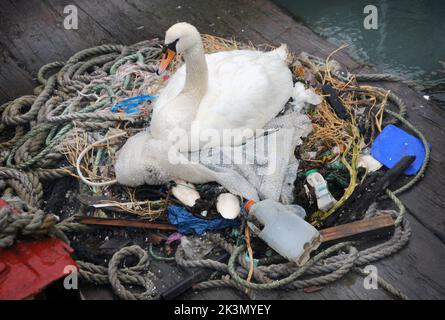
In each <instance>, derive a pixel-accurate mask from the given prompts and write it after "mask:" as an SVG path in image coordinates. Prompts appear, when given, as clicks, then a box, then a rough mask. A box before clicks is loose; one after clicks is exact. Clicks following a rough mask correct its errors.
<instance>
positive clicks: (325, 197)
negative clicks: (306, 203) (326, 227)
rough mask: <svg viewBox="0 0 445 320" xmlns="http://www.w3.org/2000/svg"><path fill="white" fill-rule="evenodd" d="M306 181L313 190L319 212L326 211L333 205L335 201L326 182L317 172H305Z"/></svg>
mask: <svg viewBox="0 0 445 320" xmlns="http://www.w3.org/2000/svg"><path fill="white" fill-rule="evenodd" d="M306 181H307V183H309V185H310V186H311V187H312V188H314V190H315V196H316V197H317V206H318V209H319V210H321V211H328V210H329V209H331V208H332V207H333V206H334V205H335V203H336V202H337V200H335V198H334V197H333V196H332V194H331V193H330V192H329V189H328V184H327V182H326V180H325V179H324V178H323V176H322V175H321V174H320V173H318V172H317V170H315V169H313V170H310V171H308V172H306Z"/></svg>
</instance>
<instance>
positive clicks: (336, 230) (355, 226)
mask: <svg viewBox="0 0 445 320" xmlns="http://www.w3.org/2000/svg"><path fill="white" fill-rule="evenodd" d="M393 232H394V220H393V218H392V217H391V215H390V214H384V215H381V216H377V217H372V218H369V219H363V220H359V221H354V222H351V223H347V224H342V225H339V226H336V227H332V228H326V229H323V230H320V234H321V236H322V239H323V240H322V243H323V245H327V244H329V245H331V244H333V243H339V242H343V241H355V240H360V239H364V238H366V239H373V238H375V237H384V236H389V235H391V234H392V233H393Z"/></svg>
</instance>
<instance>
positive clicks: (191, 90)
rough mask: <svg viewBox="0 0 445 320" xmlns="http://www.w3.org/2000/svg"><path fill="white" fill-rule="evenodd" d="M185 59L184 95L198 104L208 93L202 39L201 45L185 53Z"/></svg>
mask: <svg viewBox="0 0 445 320" xmlns="http://www.w3.org/2000/svg"><path fill="white" fill-rule="evenodd" d="M184 59H185V72H186V77H185V85H184V89H183V90H182V93H183V94H186V95H188V96H192V97H193V98H195V99H196V100H198V101H197V102H200V101H201V99H202V98H203V97H204V95H205V94H206V92H207V82H208V71H207V62H206V59H205V55H204V48H203V46H202V42H201V39H200V40H199V43H197V44H196V45H194V46H193V47H191V48H190V49H188V50H187V51H185V52H184Z"/></svg>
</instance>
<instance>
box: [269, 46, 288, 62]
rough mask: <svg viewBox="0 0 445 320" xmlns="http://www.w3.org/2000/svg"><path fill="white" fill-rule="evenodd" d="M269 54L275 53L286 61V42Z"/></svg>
mask: <svg viewBox="0 0 445 320" xmlns="http://www.w3.org/2000/svg"><path fill="white" fill-rule="evenodd" d="M269 54H271V55H277V56H279V57H280V59H281V60H283V61H286V60H287V56H288V55H289V49H288V48H287V44H285V43H283V44H281V46H279V47H278V48H276V49H274V50H272V51H270V52H269Z"/></svg>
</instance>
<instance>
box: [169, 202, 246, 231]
mask: <svg viewBox="0 0 445 320" xmlns="http://www.w3.org/2000/svg"><path fill="white" fill-rule="evenodd" d="M167 212H168V221H170V223H171V224H174V225H176V226H177V228H178V232H179V233H182V234H190V233H196V234H197V235H202V234H203V233H204V232H206V231H207V230H219V229H225V228H228V227H236V226H239V224H240V222H239V220H238V219H234V220H229V219H223V218H218V219H199V218H197V217H195V216H194V215H193V214H191V213H190V212H188V211H187V209H185V208H183V207H179V206H174V205H171V206H169V207H168V208H167Z"/></svg>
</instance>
